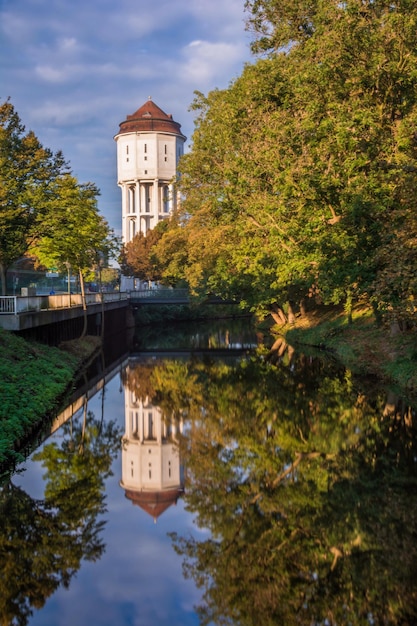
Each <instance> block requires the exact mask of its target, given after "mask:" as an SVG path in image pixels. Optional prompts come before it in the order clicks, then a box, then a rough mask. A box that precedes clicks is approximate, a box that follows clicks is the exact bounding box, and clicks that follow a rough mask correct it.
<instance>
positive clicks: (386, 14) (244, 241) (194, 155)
mask: <svg viewBox="0 0 417 626" xmlns="http://www.w3.org/2000/svg"><path fill="white" fill-rule="evenodd" d="M246 6H247V9H248V10H249V11H250V17H249V19H248V27H249V28H250V29H252V30H253V31H254V32H255V34H256V36H257V38H256V41H255V42H254V44H253V47H254V50H255V51H257V52H260V51H266V52H268V56H267V58H262V59H259V60H258V61H256V62H255V63H254V64H253V65H248V66H246V68H245V69H244V71H243V73H242V75H241V76H240V77H239V78H238V79H237V80H235V81H234V82H233V83H232V84H231V85H230V87H229V88H228V89H226V90H224V91H218V90H215V91H213V92H211V93H210V94H208V96H207V97H204V96H203V95H202V94H197V97H196V100H195V102H194V108H195V110H196V111H197V113H198V115H197V119H196V128H195V132H194V135H193V146H192V150H191V152H190V153H189V154H187V155H186V156H185V157H184V159H183V160H182V164H181V183H180V184H181V189H182V191H183V194H184V196H185V199H184V201H183V203H182V207H181V215H180V216H179V217H178V220H177V221H175V222H174V223H173V228H174V229H175V231H176V233H177V234H179V233H180V232H181V238H182V241H183V242H184V244H183V245H182V246H181V248H180V249H178V247H177V248H176V247H175V245H174V237H172V236H171V237H169V233H168V234H167V235H166V236H165V237H163V238H162V240H161V243H160V244H159V246H158V249H159V254H160V256H161V258H162V259H163V260H165V261H166V260H168V265H167V266H166V267H165V273H166V275H170V274H175V275H176V276H177V277H183V278H185V279H187V280H188V282H189V284H190V286H191V287H192V288H193V289H194V290H196V291H199V290H200V291H207V290H210V291H213V292H215V293H218V294H219V295H223V296H227V297H230V296H231V297H236V298H239V300H241V301H242V303H243V304H244V305H245V306H249V307H250V308H252V310H254V311H257V312H268V311H269V312H271V311H272V312H274V311H277V312H279V308H280V307H282V305H283V304H284V303H286V302H289V303H290V305H293V303H294V302H297V301H300V300H302V299H303V298H304V297H306V296H308V295H309V294H311V293H314V292H315V291H317V290H319V291H320V293H321V297H322V298H323V299H324V301H326V302H334V303H339V302H343V303H344V304H345V306H346V309H347V311H348V312H349V310H350V308H351V305H352V303H353V302H354V301H355V299H357V298H359V297H363V296H364V295H366V296H367V297H368V298H370V300H371V301H372V303H373V305H374V307H375V309H377V310H380V311H381V312H382V313H384V314H388V313H389V314H390V315H391V317H394V318H397V319H398V318H401V319H404V320H405V321H406V320H408V319H410V318H411V317H412V316H413V315H414V313H415V305H414V299H415V296H416V291H415V289H416V286H415V279H414V267H415V264H416V261H417V254H416V244H415V241H416V235H417V231H416V229H415V220H414V219H413V215H414V200H413V198H414V196H415V192H414V190H415V188H416V171H417V162H416V156H417V152H416V146H417V143H416V135H415V128H416V121H417V89H416V87H417V84H416V81H417V74H416V72H415V67H416V65H417V29H416V27H415V26H416V22H417V9H416V8H415V5H414V3H411V2H409V1H407V0H403V1H399V2H388V1H386V0H373V1H370V0H369V1H367V0H360V1H359V0H349V1H348V2H344V3H340V2H336V0H331V1H329V2H319V1H318V0H316V1H314V0H299V1H297V2H289V1H288V2H287V1H283V2H281V1H280V2H277V1H276V0H259V1H258V0H254V1H253V2H251V1H248V2H247V3H246ZM407 235H408V237H407ZM399 261H400V267H401V271H400V273H398V271H397V266H398V263H399ZM290 310H291V309H290Z"/></svg>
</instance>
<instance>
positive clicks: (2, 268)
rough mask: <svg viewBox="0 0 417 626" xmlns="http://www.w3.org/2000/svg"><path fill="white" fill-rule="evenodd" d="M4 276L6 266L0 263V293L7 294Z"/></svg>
mask: <svg viewBox="0 0 417 626" xmlns="http://www.w3.org/2000/svg"><path fill="white" fill-rule="evenodd" d="M6 276H7V267H5V266H4V265H3V263H0V281H1V295H2V296H6V295H7V284H6Z"/></svg>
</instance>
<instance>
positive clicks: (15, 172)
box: [0, 100, 68, 295]
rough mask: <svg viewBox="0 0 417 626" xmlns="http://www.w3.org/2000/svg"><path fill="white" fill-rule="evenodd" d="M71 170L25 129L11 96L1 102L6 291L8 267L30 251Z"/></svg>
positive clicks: (0, 229) (1, 276) (1, 250)
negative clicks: (56, 190)
mask: <svg viewBox="0 0 417 626" xmlns="http://www.w3.org/2000/svg"><path fill="white" fill-rule="evenodd" d="M67 170H68V167H67V164H66V163H65V161H64V159H63V157H62V154H61V153H60V152H57V153H56V154H54V153H52V152H51V151H50V150H48V149H47V148H44V147H43V146H42V145H41V143H40V142H39V140H38V139H37V137H36V136H35V134H34V133H33V132H32V131H29V132H28V133H25V127H24V126H23V124H22V122H21V120H20V117H19V115H18V114H17V112H16V110H15V108H14V107H13V105H12V104H11V102H10V101H9V100H6V101H5V102H3V104H1V105H0V281H1V290H2V294H3V295H5V294H6V274H7V270H8V268H9V267H10V266H11V265H12V264H13V263H14V262H15V261H17V260H18V259H19V258H20V257H22V256H23V255H24V254H26V252H27V250H28V247H29V245H30V242H31V239H32V238H33V237H34V236H36V234H37V233H39V229H40V228H41V227H42V224H43V225H45V223H46V219H45V218H46V214H47V213H48V211H49V208H50V206H51V204H53V203H54V201H55V197H54V194H53V192H52V186H53V184H54V182H55V181H56V180H57V178H59V177H60V176H61V175H63V173H64V172H66V171H67Z"/></svg>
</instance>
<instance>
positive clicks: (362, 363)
mask: <svg viewBox="0 0 417 626" xmlns="http://www.w3.org/2000/svg"><path fill="white" fill-rule="evenodd" d="M275 331H276V332H278V333H279V334H281V335H284V337H285V339H286V341H287V342H288V343H289V344H290V345H292V346H298V347H300V348H301V349H302V347H303V346H311V347H315V348H320V349H324V350H328V351H331V352H332V353H333V354H334V355H335V356H336V357H337V359H338V360H339V361H341V362H342V363H343V364H344V365H345V366H346V367H347V368H348V369H350V370H352V371H353V372H355V373H357V374H371V375H374V376H377V377H378V378H380V379H381V380H384V381H386V382H388V383H390V384H392V385H394V386H396V387H397V388H398V390H400V391H401V392H402V393H404V394H406V395H409V396H410V395H412V396H417V333H416V331H408V332H399V333H397V334H394V335H393V334H391V333H390V330H389V328H386V327H380V326H378V325H377V323H376V320H375V318H374V316H373V313H372V310H371V309H370V308H368V307H366V306H361V307H360V306H358V307H356V308H355V310H354V311H353V316H352V323H350V324H349V323H348V320H347V317H346V315H345V314H344V312H343V310H341V309H337V308H334V307H332V308H325V307H323V308H321V309H319V310H317V311H314V312H310V313H308V314H307V315H306V316H305V317H302V318H301V317H299V318H297V321H296V324H295V326H287V327H285V328H281V329H277V328H275Z"/></svg>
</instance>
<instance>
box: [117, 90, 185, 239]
mask: <svg viewBox="0 0 417 626" xmlns="http://www.w3.org/2000/svg"><path fill="white" fill-rule="evenodd" d="M114 139H115V141H116V143H117V184H118V185H119V187H120V188H121V190H122V239H123V243H125V244H126V243H128V242H129V241H131V240H132V239H133V237H134V236H135V235H136V234H137V233H139V232H142V233H143V234H145V235H146V233H147V232H148V230H150V229H152V228H154V227H155V226H156V224H157V223H158V221H160V220H161V219H165V218H167V217H169V215H170V214H171V213H172V211H173V210H174V209H175V207H176V206H177V203H178V197H177V193H176V190H175V189H174V185H173V183H174V181H175V178H176V175H177V166H178V161H179V159H180V158H181V156H182V155H183V152H184V143H185V141H186V137H185V136H184V135H183V134H182V133H181V126H180V124H178V122H175V121H174V120H173V119H172V115H167V114H166V113H164V111H162V109H160V108H159V107H158V106H157V105H156V104H155V103H154V102H152V100H151V99H150V98H149V100H148V101H147V102H145V104H143V105H142V106H141V107H140V108H139V109H138V110H137V111H136V112H135V113H133V115H128V116H127V118H126V120H125V121H124V122H121V124H120V129H119V132H118V134H117V135H116V136H115V138H114Z"/></svg>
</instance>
